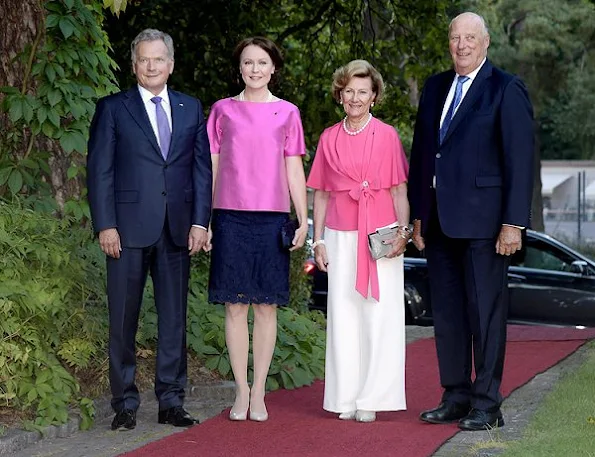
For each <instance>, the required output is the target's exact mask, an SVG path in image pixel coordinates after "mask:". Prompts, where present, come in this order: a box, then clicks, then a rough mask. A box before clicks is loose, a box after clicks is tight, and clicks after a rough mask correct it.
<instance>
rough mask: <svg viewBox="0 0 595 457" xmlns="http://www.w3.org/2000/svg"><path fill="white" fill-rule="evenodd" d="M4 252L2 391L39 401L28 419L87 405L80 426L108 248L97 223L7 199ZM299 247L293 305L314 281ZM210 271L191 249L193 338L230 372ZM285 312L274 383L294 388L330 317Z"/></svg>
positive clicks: (151, 337)
mask: <svg viewBox="0 0 595 457" xmlns="http://www.w3.org/2000/svg"><path fill="white" fill-rule="evenodd" d="M0 252H1V253H2V256H0V312H2V315H3V319H2V320H1V322H0V400H2V401H3V403H4V405H6V406H8V407H13V408H19V409H29V410H31V409H32V410H33V411H35V415H36V418H35V420H34V421H33V422H31V423H27V424H26V427H28V428H36V427H41V426H45V425H48V424H59V423H63V422H65V421H66V420H67V419H68V411H69V408H70V407H73V406H74V407H77V408H78V409H79V410H80V412H81V416H82V418H83V423H82V426H83V428H86V427H88V426H90V425H91V423H92V417H93V413H94V410H93V402H92V400H91V399H89V398H82V395H81V391H80V384H79V376H82V375H83V373H82V372H81V370H86V373H85V374H86V375H88V373H89V372H94V371H98V369H99V370H100V369H102V368H103V371H102V372H100V374H101V376H105V370H104V366H105V360H106V347H107V338H108V334H109V331H108V318H107V306H106V305H105V302H106V294H105V256H104V255H103V253H102V252H101V250H100V249H99V246H98V243H97V242H96V240H94V239H92V236H91V233H90V231H89V230H87V229H85V228H81V227H79V226H76V225H74V224H73V223H72V221H71V220H67V219H63V220H58V219H56V218H54V217H53V216H51V215H48V214H46V213H43V212H36V211H33V210H31V209H28V208H25V207H22V206H19V204H18V203H14V204H10V205H8V204H6V203H1V202H0ZM302 255H305V254H302ZM294 257H295V258H296V259H298V260H292V269H294V270H293V271H292V275H293V276H292V277H294V278H297V279H293V280H292V293H293V295H292V305H293V306H294V307H295V308H296V309H305V308H306V303H307V300H308V299H309V293H310V291H309V288H308V286H307V284H304V283H303V282H300V281H303V280H304V278H303V277H304V274H303V271H302V265H303V264H302V261H301V260H300V259H299V257H298V256H297V255H294ZM208 271H209V257H208V256H207V255H205V254H200V255H198V256H195V257H193V259H192V277H191V283H190V294H189V306H188V334H187V340H188V346H189V348H190V349H191V350H193V351H195V352H196V354H197V355H198V356H199V357H200V358H202V359H203V360H204V361H205V365H206V367H207V368H209V369H211V370H216V371H217V372H219V373H220V374H221V375H223V376H225V377H231V367H230V364H229V356H228V353H227V349H226V346H225V316H224V308H223V307H222V306H218V305H212V304H209V303H208V301H207V282H208ZM300 275H301V277H300ZM296 285H297V287H296ZM278 322H279V333H278V344H277V347H276V349H275V353H274V356H273V362H272V365H271V371H270V374H269V378H268V380H267V387H268V388H269V389H276V388H278V387H285V388H294V387H299V386H302V385H305V384H309V383H310V382H312V380H313V379H315V378H319V377H322V375H323V369H324V332H323V327H324V318H323V317H322V316H321V315H318V314H311V313H308V312H305V313H304V314H299V313H298V312H297V311H296V310H295V309H292V308H291V307H288V308H285V309H280V310H279V315H278ZM251 324H252V317H250V325H251ZM156 342H157V314H156V311H155V306H154V301H153V289H152V286H151V282H150V281H149V282H148V284H147V289H146V291H145V302H144V305H143V307H142V310H141V318H140V322H139V331H138V334H137V343H138V351H139V353H141V352H142V351H145V352H146V353H147V354H149V353H151V352H152V351H151V350H152V349H153V348H154V347H155V345H156Z"/></svg>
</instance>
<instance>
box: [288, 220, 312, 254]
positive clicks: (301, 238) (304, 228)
mask: <svg viewBox="0 0 595 457" xmlns="http://www.w3.org/2000/svg"><path fill="white" fill-rule="evenodd" d="M306 236H308V224H304V225H300V226H299V228H298V229H297V230H296V231H295V235H294V236H293V240H292V241H291V243H292V244H293V247H291V248H289V250H290V251H295V250H296V249H299V248H301V247H302V246H303V245H304V243H305V242H306Z"/></svg>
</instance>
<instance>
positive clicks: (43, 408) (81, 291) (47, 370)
mask: <svg viewBox="0 0 595 457" xmlns="http://www.w3.org/2000/svg"><path fill="white" fill-rule="evenodd" d="M89 241H90V239H89V233H88V232H87V231H84V230H82V229H77V228H75V227H72V225H71V223H70V221H68V220H61V221H60V220H57V219H55V218H54V217H51V216H47V215H43V214H42V213H38V212H34V211H31V210H27V209H22V208H19V207H17V206H14V205H12V206H11V205H7V204H4V203H0V252H2V253H3V256H2V257H1V258H0V309H1V313H2V316H4V317H3V320H2V322H1V323H0V399H1V400H2V401H3V403H4V404H5V405H7V406H10V407H15V408H20V409H26V408H33V409H34V410H35V412H36V418H35V420H34V421H33V422H32V423H29V424H28V425H29V427H32V428H35V427H39V426H43V425H47V424H60V423H63V422H65V421H66V420H67V418H68V408H69V407H70V406H73V405H74V404H78V405H79V406H80V411H81V414H82V417H83V426H87V425H88V424H89V423H90V420H91V417H92V415H93V405H92V403H91V402H90V401H89V400H87V399H84V398H80V387H79V385H78V383H77V381H76V379H75V377H74V376H73V372H74V373H76V371H77V370H78V369H80V368H84V367H87V366H88V365H89V363H90V362H91V360H92V359H93V358H95V357H96V356H98V355H99V354H100V353H101V352H102V348H103V347H104V345H105V338H106V335H107V329H106V327H105V319H104V315H105V311H104V309H103V308H99V307H97V306H96V303H97V299H98V297H99V294H102V293H103V291H102V281H101V278H102V275H101V274H100V268H99V265H98V264H97V263H94V262H92V261H91V257H92V256H93V255H92V254H91V255H90V254H89V253H87V254H83V251H84V250H88V249H89ZM67 367H68V368H67Z"/></svg>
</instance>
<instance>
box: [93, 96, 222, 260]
mask: <svg viewBox="0 0 595 457" xmlns="http://www.w3.org/2000/svg"><path fill="white" fill-rule="evenodd" d="M168 94H169V100H170V104H171V116H172V138H171V144H170V149H169V154H168V156H167V160H164V159H163V157H162V155H161V150H160V149H159V145H158V143H157V138H156V137H155V133H154V132H153V129H152V127H151V124H150V122H149V116H148V115H147V111H146V109H145V106H144V104H143V101H142V98H141V96H140V92H139V90H138V87H137V86H134V87H132V88H131V89H130V90H128V91H123V92H120V93H117V94H114V95H109V96H107V97H104V98H102V99H101V100H99V102H98V103H97V108H96V111H95V115H94V117H93V121H92V123H91V131H90V136H89V145H88V157H87V187H88V198H89V204H90V209H91V217H92V220H93V226H94V229H95V231H96V232H99V231H101V230H104V229H107V228H116V229H117V230H118V232H119V234H120V241H121V244H122V247H130V248H142V247H147V246H151V245H152V244H154V243H155V242H157V240H158V239H159V237H160V236H161V233H162V231H163V229H164V227H165V222H166V221H165V218H166V217H167V222H168V225H169V230H170V233H171V236H172V239H173V241H174V243H175V244H176V245H178V246H185V245H187V244H188V233H189V231H190V227H191V225H192V224H197V225H202V226H204V227H208V225H209V220H210V214H211V192H212V171H211V170H212V168H211V156H210V150H209V140H208V137H207V133H206V128H205V118H204V114H203V110H202V106H201V103H200V102H199V101H198V100H197V99H196V98H193V97H190V96H188V95H185V94H182V93H180V92H176V91H173V90H168Z"/></svg>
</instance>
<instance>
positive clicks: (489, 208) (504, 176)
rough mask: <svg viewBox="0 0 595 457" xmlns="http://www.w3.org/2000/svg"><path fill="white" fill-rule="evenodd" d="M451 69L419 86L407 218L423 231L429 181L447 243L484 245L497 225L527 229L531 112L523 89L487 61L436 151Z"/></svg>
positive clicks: (428, 208) (430, 200) (430, 197)
mask: <svg viewBox="0 0 595 457" xmlns="http://www.w3.org/2000/svg"><path fill="white" fill-rule="evenodd" d="M454 77H455V72H454V71H453V70H450V71H447V72H444V73H440V74H437V75H434V76H432V77H430V78H429V79H428V81H427V82H426V84H425V86H424V89H423V92H422V96H421V99H420V104H419V110H418V113H417V120H416V124H415V133H414V139H413V146H412V151H411V160H410V170H409V202H410V205H411V219H420V220H421V221H422V232H425V230H426V229H427V227H428V221H429V218H430V214H431V208H432V205H433V195H432V194H433V192H434V190H433V189H432V179H433V176H434V175H435V176H436V189H435V192H436V202H437V210H438V217H439V220H440V224H441V227H442V231H443V232H444V234H445V235H447V236H449V237H451V238H470V239H481V238H492V237H495V236H497V234H498V233H499V231H500V228H501V226H502V224H511V225H518V226H523V227H528V226H529V215H530V210H531V196H532V190H533V153H534V151H533V147H534V136H533V109H532V107H531V102H530V101H529V96H528V94H527V90H526V88H525V86H524V84H523V82H522V81H521V80H520V79H519V78H518V77H516V76H513V75H511V74H509V73H506V72H504V71H502V70H500V69H498V68H496V67H494V66H493V65H492V64H491V63H490V62H489V61H488V60H486V62H485V63H484V65H483V66H482V68H481V69H480V71H479V72H478V74H477V76H476V78H475V80H474V81H473V84H472V85H471V87H470V88H469V91H468V92H467V94H466V95H465V98H464V99H463V101H462V102H461V104H460V106H459V109H458V110H457V112H456V114H455V116H454V117H453V119H452V121H451V124H450V126H449V129H448V132H447V133H446V136H445V138H444V141H443V143H442V145H440V141H439V129H440V117H441V115H442V109H443V107H444V104H445V100H446V97H447V95H448V91H449V89H450V87H451V84H452V82H453V80H454Z"/></svg>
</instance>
